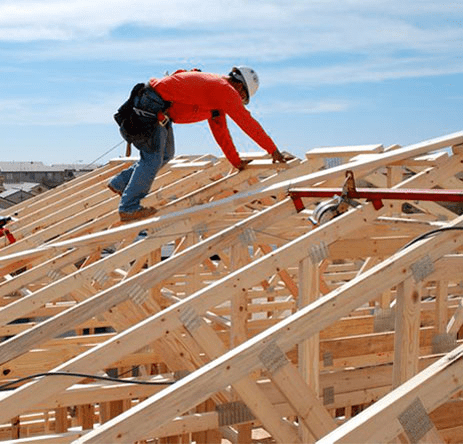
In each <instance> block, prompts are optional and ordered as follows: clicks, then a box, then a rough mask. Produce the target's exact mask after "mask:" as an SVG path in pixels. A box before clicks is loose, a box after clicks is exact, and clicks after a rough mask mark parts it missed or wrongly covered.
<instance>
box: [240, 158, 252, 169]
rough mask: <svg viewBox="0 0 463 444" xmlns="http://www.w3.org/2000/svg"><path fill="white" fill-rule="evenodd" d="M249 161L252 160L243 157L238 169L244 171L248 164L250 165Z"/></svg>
mask: <svg viewBox="0 0 463 444" xmlns="http://www.w3.org/2000/svg"><path fill="white" fill-rule="evenodd" d="M249 162H251V160H243V159H241V160H240V164H239V166H238V167H237V168H238V170H239V171H243V170H244V169H245V168H246V166H247V165H248V163H249Z"/></svg>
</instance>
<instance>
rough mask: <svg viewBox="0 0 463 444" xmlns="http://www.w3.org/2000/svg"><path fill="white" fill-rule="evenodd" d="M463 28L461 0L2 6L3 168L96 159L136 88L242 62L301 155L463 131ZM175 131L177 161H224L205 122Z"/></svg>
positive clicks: (268, 119) (17, 1) (266, 119)
mask: <svg viewBox="0 0 463 444" xmlns="http://www.w3.org/2000/svg"><path fill="white" fill-rule="evenodd" d="M462 19H463V4H462V2H461V1H441V2H436V1H431V0H405V1H404V0H402V1H397V0H344V1H339V0H333V1H331V0H318V1H317V0H314V1H309V0H298V1H280V0H252V1H251V0H249V1H243V0H234V1H222V0H213V1H212V0H202V1H196V0H191V1H189V0H132V1H131V2H127V1H126V0H124V1H121V0H112V1H111V2H108V1H107V0H104V1H103V0H79V1H77V2H70V1H69V0H49V1H34V0H27V1H24V0H13V1H10V0H2V1H1V2H0V79H1V80H0V134H1V140H0V147H1V156H0V160H2V161H7V160H16V161H25V160H37V161H43V162H45V163H49V164H51V163H67V162H82V163H84V164H86V163H90V162H93V161H94V160H96V159H98V158H99V160H98V163H104V162H106V161H107V160H109V159H110V158H113V157H118V156H120V155H121V154H122V153H123V152H124V147H123V145H120V146H118V147H116V148H115V149H113V150H112V151H110V152H109V153H108V154H106V155H104V153H106V152H108V151H109V150H111V148H113V147H115V146H116V145H117V144H119V142H121V140H122V139H121V137H120V136H119V132H118V128H117V126H116V124H115V122H114V121H113V118H112V115H113V114H114V112H115V111H116V109H117V108H118V106H119V105H120V104H121V103H122V102H123V101H124V100H125V99H126V97H127V95H128V93H129V92H130V89H131V88H132V86H133V85H134V84H135V83H138V82H140V81H146V80H148V79H149V78H150V77H161V76H163V75H164V73H165V72H166V71H169V72H172V71H174V70H175V69H177V68H187V69H189V68H193V67H199V68H201V69H202V70H203V71H209V72H215V73H223V74H227V73H228V72H229V70H230V68H231V67H232V66H233V65H237V64H238V65H239V64H242V65H248V66H251V67H253V68H254V69H255V70H256V71H257V72H258V74H259V77H260V81H261V87H260V89H259V91H258V93H257V95H256V96H255V98H253V99H254V100H252V102H251V104H250V105H249V109H250V111H251V113H252V114H253V115H254V116H255V117H256V118H257V120H259V122H260V123H261V124H262V126H263V127H264V128H265V130H266V131H267V132H268V133H269V135H270V136H271V137H272V138H273V139H274V141H275V142H276V144H277V145H278V146H279V147H280V149H281V150H286V151H289V152H292V153H293V154H295V155H297V156H299V157H302V156H303V155H304V153H305V152H306V151H309V150H310V149H311V148H314V147H320V146H339V145H361V144H373V143H382V144H384V145H385V146H388V145H391V144H395V143H397V144H400V145H407V144H410V143H415V142H419V141H422V140H426V139H429V138H434V137H439V136H442V135H445V134H449V133H452V132H455V131H461V130H463V121H462V118H461V116H462V114H463V112H462V110H463V80H462V73H463V27H462ZM230 128H231V132H232V134H233V138H234V141H235V144H236V145H237V147H238V149H239V150H241V151H258V150H259V148H258V147H257V145H255V144H254V142H252V140H251V139H249V138H248V137H247V136H246V135H244V134H243V133H242V132H241V131H240V130H239V129H237V128H236V126H235V125H234V124H233V123H230ZM175 135H176V148H177V153H178V154H201V153H211V154H215V155H220V154H221V151H220V149H219V148H218V147H217V146H216V145H215V143H214V141H213V138H212V135H211V134H210V132H209V129H208V127H207V124H205V123H199V124H194V125H176V126H175Z"/></svg>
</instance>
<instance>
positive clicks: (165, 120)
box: [159, 113, 170, 126]
mask: <svg viewBox="0 0 463 444" xmlns="http://www.w3.org/2000/svg"><path fill="white" fill-rule="evenodd" d="M162 115H163V116H164V118H163V119H162V120H159V125H161V126H166V125H167V124H168V123H169V120H170V119H169V116H167V115H166V114H164V113H162Z"/></svg>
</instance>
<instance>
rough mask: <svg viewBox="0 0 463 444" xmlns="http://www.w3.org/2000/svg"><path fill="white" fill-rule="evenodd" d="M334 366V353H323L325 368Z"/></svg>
mask: <svg viewBox="0 0 463 444" xmlns="http://www.w3.org/2000/svg"><path fill="white" fill-rule="evenodd" d="M332 365H333V353H331V352H325V353H323V367H331V366H332Z"/></svg>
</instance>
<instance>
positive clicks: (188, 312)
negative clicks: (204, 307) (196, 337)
mask: <svg viewBox="0 0 463 444" xmlns="http://www.w3.org/2000/svg"><path fill="white" fill-rule="evenodd" d="M179 319H180V322H181V323H182V324H183V325H184V326H185V328H186V329H187V330H188V331H189V332H190V333H192V334H193V333H194V332H195V330H197V329H198V328H199V327H200V326H201V317H200V316H198V313H196V310H195V309H194V308H192V307H186V308H184V309H183V310H182V311H181V312H180V315H179Z"/></svg>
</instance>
